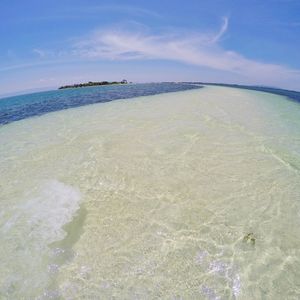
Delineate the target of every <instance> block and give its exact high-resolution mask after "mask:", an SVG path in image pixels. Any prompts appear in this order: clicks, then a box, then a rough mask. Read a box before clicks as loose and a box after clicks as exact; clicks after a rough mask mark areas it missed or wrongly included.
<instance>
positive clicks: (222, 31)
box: [213, 17, 229, 42]
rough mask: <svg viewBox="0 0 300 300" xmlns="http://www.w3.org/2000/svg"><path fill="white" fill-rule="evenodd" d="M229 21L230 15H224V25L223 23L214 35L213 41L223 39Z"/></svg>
mask: <svg viewBox="0 0 300 300" xmlns="http://www.w3.org/2000/svg"><path fill="white" fill-rule="evenodd" d="M228 21H229V20H228V17H223V25H222V27H221V29H220V31H219V32H218V33H217V34H216V36H215V37H214V39H213V42H218V41H219V40H220V39H221V37H222V36H223V35H224V33H225V32H226V31H227V29H228Z"/></svg>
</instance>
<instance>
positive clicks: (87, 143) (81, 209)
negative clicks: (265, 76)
mask: <svg viewBox="0 0 300 300" xmlns="http://www.w3.org/2000/svg"><path fill="white" fill-rule="evenodd" d="M0 141H1V145H0V187H1V189H0V199H1V202H0V208H1V210H0V243H1V247H0V265H1V268H0V298H9V299H21V298H22V299H35V298H36V299H60V298H62V299H75V298H76V299H77V298H78V299H79V298H80V299H81V298H82V299H83V298H84V299H99V298H100V299H158V298H161V299H297V298H299V297H300V239H299V237H300V226H299V225H300V218H299V217H300V202H299V199H300V184H299V183H300V171H299V170H300V153H299V149H300V106H299V104H297V103H294V102H291V101H287V100H286V99H284V98H283V97H281V96H276V95H272V94H267V93H262V92H254V91H247V90H239V89H233V88H224V87H205V88H203V89H199V90H191V91H184V92H176V93H168V94H161V95H155V96H147V97H140V98H135V99H130V100H120V101H114V102H110V103H104V104H96V105H89V106H85V107H80V108H76V109H70V110H65V111H60V112H55V113H49V114H47V115H44V116H42V117H35V118H31V119H26V120H22V121H19V122H15V123H11V124H9V125H6V126H3V127H1V128H0ZM250 233H251V235H250V236H251V237H253V238H254V241H253V240H252V241H251V240H250V239H248V240H247V238H246V239H244V237H245V236H247V234H250ZM51 297H52V298H51Z"/></svg>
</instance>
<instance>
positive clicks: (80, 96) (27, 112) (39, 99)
mask: <svg viewBox="0 0 300 300" xmlns="http://www.w3.org/2000/svg"><path fill="white" fill-rule="evenodd" d="M197 88H200V86H195V85H191V84H185V83H172V82H168V83H145V84H128V85H110V86H95V87H86V88H80V89H66V90H56V91H49V92H40V93H34V94H27V95H21V96H15V97H9V98H3V99H1V100H0V124H8V123H11V122H14V121H18V120H22V119H26V118H30V117H33V116H40V115H43V114H45V113H48V112H53V111H59V110H63V109H68V108H72V107H78V106H83V105H88V104H94V103H104V102H109V101H113V100H118V99H128V98H134V97H140V96H149V95H156V94H161V93H168V92H178V91H185V90H190V89H197Z"/></svg>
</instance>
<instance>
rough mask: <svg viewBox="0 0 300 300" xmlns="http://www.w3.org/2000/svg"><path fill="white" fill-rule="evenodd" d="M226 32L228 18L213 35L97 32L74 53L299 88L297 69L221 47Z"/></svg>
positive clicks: (122, 30)
mask: <svg viewBox="0 0 300 300" xmlns="http://www.w3.org/2000/svg"><path fill="white" fill-rule="evenodd" d="M227 30H228V18H227V17H224V18H223V24H222V26H221V28H220V30H219V31H218V32H217V33H215V34H211V33H207V32H205V33H199V32H198V33H189V32H176V31H175V30H174V32H168V33H167V34H149V33H148V32H145V31H126V30H124V29H107V30H98V31H94V32H93V33H91V34H90V35H88V36H87V37H85V38H83V39H81V40H80V41H78V42H76V43H75V44H74V48H73V54H74V55H79V56H80V57H82V58H85V59H110V60H133V59H134V60H136V59H163V60H173V61H178V62H183V63H187V64H191V65H196V66H199V67H208V68H212V69H214V70H219V71H227V72H230V73H234V74H238V75H240V76H241V78H243V80H244V81H245V83H249V84H263V85H274V86H285V87H287V88H292V87H294V88H295V85H296V86H300V71H299V70H293V69H290V68H288V67H285V66H281V65H278V64H270V63H264V62H259V61H255V60H252V59H248V58H246V57H244V56H243V55H241V54H239V53H237V52H234V51H228V50H225V49H224V48H222V47H221V46H220V40H221V38H222V37H223V36H224V34H225V33H226V31H227ZM224 81H226V80H224ZM282 83H284V84H282Z"/></svg>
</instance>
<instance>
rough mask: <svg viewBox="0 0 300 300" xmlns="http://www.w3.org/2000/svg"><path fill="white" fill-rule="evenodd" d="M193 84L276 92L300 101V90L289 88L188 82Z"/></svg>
mask: <svg viewBox="0 0 300 300" xmlns="http://www.w3.org/2000/svg"><path fill="white" fill-rule="evenodd" d="M189 83H193V84H203V85H217V86H225V87H226V86H228V87H233V88H238V89H245V90H253V91H260V92H266V93H271V94H276V95H280V96H285V97H287V98H288V99H289V100H292V101H296V102H300V92H297V91H291V90H284V89H278V88H273V87H266V86H255V85H240V84H227V83H204V82H189Z"/></svg>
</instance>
